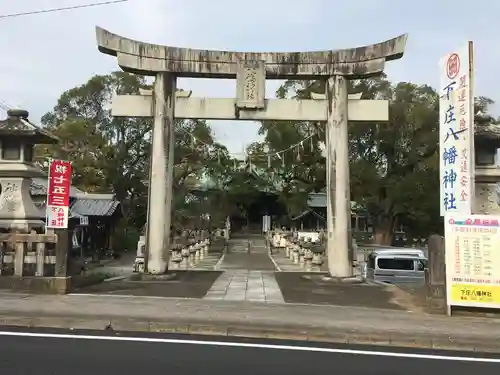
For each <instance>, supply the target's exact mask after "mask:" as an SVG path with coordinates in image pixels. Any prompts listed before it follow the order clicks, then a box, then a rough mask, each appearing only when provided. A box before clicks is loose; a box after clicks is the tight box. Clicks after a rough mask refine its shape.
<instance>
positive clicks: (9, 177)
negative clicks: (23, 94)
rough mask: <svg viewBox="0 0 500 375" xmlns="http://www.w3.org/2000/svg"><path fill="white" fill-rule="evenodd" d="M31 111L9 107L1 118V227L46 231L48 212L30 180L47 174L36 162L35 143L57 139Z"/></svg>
mask: <svg viewBox="0 0 500 375" xmlns="http://www.w3.org/2000/svg"><path fill="white" fill-rule="evenodd" d="M28 115H29V113H28V111H25V110H22V109H10V110H8V111H7V118H6V119H5V120H0V189H1V191H0V229H1V230H4V231H20V232H28V231H30V230H32V229H38V230H43V228H44V226H45V224H44V218H45V213H44V212H41V210H40V209H38V208H37V207H36V206H35V204H34V203H33V200H32V198H31V195H30V186H31V179H32V178H33V177H45V176H46V175H45V173H44V172H43V171H42V170H40V169H39V168H37V167H36V166H35V165H34V163H33V157H34V150H33V149H34V146H35V145H37V144H54V143H57V142H58V139H57V138H56V137H55V136H53V135H51V134H50V133H49V132H47V131H45V130H44V129H42V128H40V127H38V126H36V125H34V124H33V123H31V122H30V121H29V120H28Z"/></svg>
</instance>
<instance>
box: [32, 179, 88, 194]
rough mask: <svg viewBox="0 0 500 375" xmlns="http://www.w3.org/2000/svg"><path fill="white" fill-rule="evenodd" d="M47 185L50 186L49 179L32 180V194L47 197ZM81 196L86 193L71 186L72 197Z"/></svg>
mask: <svg viewBox="0 0 500 375" xmlns="http://www.w3.org/2000/svg"><path fill="white" fill-rule="evenodd" d="M47 184H48V180H47V178H43V177H35V178H32V181H31V186H30V194H31V195H35V196H40V195H47ZM79 194H84V192H83V191H81V190H80V189H78V188H76V187H74V186H71V190H70V193H69V195H70V197H72V198H74V197H76V196H77V195H79Z"/></svg>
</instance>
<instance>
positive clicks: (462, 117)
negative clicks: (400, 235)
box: [439, 42, 474, 216]
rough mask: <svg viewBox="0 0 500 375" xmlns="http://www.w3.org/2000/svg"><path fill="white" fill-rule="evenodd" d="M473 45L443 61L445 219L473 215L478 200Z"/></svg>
mask: <svg viewBox="0 0 500 375" xmlns="http://www.w3.org/2000/svg"><path fill="white" fill-rule="evenodd" d="M472 47H473V45H472V42H468V44H467V45H466V46H464V47H463V48H460V49H458V50H457V51H456V52H452V53H450V54H448V55H446V56H444V57H443V58H442V59H441V60H440V61H439V74H440V93H439V95H440V99H439V148H440V149H439V151H440V166H439V171H440V181H441V194H440V206H441V216H445V215H446V214H464V215H470V214H471V213H472V202H473V201H474V80H473V48H472Z"/></svg>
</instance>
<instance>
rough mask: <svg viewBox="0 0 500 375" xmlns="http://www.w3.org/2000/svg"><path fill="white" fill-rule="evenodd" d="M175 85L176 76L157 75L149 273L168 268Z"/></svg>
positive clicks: (150, 186)
mask: <svg viewBox="0 0 500 375" xmlns="http://www.w3.org/2000/svg"><path fill="white" fill-rule="evenodd" d="M175 86H176V79H175V76H173V75H171V74H168V73H159V74H157V75H156V79H155V83H154V90H153V96H154V122H153V137H152V146H151V148H152V150H151V167H150V168H151V173H150V176H149V196H148V225H147V236H146V242H147V244H146V247H147V255H148V256H147V263H146V272H149V273H151V274H162V273H165V272H166V271H167V268H168V257H169V253H170V222H171V201H172V178H173V171H172V169H173V141H174V140H173V125H174V104H175Z"/></svg>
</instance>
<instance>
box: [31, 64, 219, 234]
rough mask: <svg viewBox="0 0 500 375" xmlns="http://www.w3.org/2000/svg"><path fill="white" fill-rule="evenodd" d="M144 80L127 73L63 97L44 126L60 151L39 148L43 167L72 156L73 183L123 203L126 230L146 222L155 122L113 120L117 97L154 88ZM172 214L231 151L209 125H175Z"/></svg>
mask: <svg viewBox="0 0 500 375" xmlns="http://www.w3.org/2000/svg"><path fill="white" fill-rule="evenodd" d="M150 88H151V86H150V85H149V84H148V83H147V82H146V80H145V78H144V77H140V76H137V75H133V74H128V73H124V72H114V73H111V74H108V75H96V76H94V77H92V78H90V80H89V81H87V82H86V83H84V84H83V85H81V86H78V87H75V88H73V89H70V90H68V91H66V92H64V93H63V94H62V95H61V97H60V98H59V100H58V102H57V104H56V106H55V107H54V108H53V110H52V111H51V112H48V113H47V114H46V115H44V116H43V118H42V124H43V125H44V126H45V127H47V128H48V129H50V130H51V131H53V132H54V133H55V134H56V135H57V136H59V137H60V139H61V144H60V145H57V146H55V147H39V148H38V149H37V156H38V160H39V161H40V162H43V161H44V160H46V158H47V157H50V156H53V155H55V153H56V151H57V148H58V147H63V148H64V149H65V150H67V152H68V157H69V159H70V160H71V161H72V162H73V165H74V176H73V183H74V185H76V186H77V187H79V188H81V189H82V190H85V191H94V192H111V193H114V194H115V196H116V198H117V199H118V200H119V201H120V202H121V207H122V211H123V214H124V218H125V220H126V225H127V226H132V227H135V228H137V229H140V228H142V227H143V226H144V224H145V221H146V209H147V184H146V183H145V182H146V181H148V177H149V173H148V171H149V159H150V145H151V142H150V140H151V125H152V120H151V119H147V118H115V117H113V116H111V111H110V107H111V105H110V104H111V99H112V96H113V94H114V93H118V94H138V93H139V90H140V89H150ZM174 126H175V138H176V141H175V149H174V177H175V178H174V197H175V202H174V206H173V210H174V211H175V209H178V208H180V206H185V205H186V202H185V201H186V200H185V199H184V197H185V195H186V191H187V189H188V187H193V186H194V185H196V183H197V182H198V181H199V179H200V178H201V177H202V176H203V175H207V176H209V175H210V174H211V173H212V172H213V171H215V170H216V167H214V164H216V163H217V159H218V158H219V157H220V155H226V154H227V150H226V149H225V148H224V147H223V146H221V145H219V144H217V143H215V142H214V140H213V135H212V133H211V130H210V128H209V126H208V125H207V123H206V122H205V121H194V120H177V121H176V122H175V125H174Z"/></svg>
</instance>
